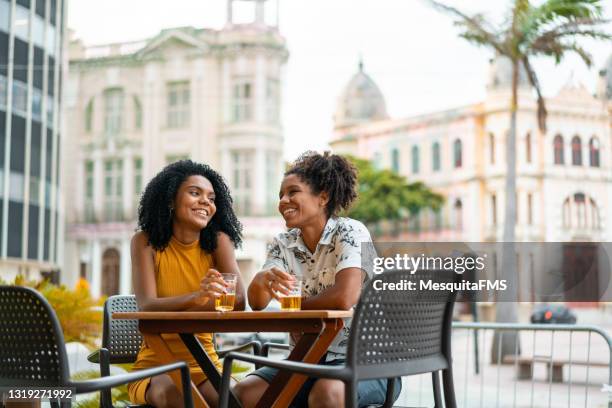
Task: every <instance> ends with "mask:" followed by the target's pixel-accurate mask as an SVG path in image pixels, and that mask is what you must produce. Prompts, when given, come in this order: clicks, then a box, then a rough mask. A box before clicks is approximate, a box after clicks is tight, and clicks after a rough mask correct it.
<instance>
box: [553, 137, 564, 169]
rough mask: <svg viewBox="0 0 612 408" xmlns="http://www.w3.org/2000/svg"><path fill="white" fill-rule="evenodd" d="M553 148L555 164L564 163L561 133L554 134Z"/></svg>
mask: <svg viewBox="0 0 612 408" xmlns="http://www.w3.org/2000/svg"><path fill="white" fill-rule="evenodd" d="M553 149H554V151H555V164H564V163H565V160H564V157H563V156H564V152H563V137H562V136H561V135H557V136H555V139H554V141H553Z"/></svg>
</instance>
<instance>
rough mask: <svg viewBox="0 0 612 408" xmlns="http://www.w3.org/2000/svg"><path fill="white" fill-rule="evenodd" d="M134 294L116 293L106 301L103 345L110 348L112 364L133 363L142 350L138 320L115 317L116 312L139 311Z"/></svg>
mask: <svg viewBox="0 0 612 408" xmlns="http://www.w3.org/2000/svg"><path fill="white" fill-rule="evenodd" d="M137 311H138V305H137V304H136V297H135V296H134V295H115V296H111V297H109V298H108V299H106V302H105V303H104V323H103V327H102V329H103V330H102V347H104V348H106V349H108V351H109V354H110V363H111V364H123V363H133V362H134V361H136V356H137V355H138V351H139V350H140V345H141V343H142V335H141V334H140V331H138V320H136V319H134V320H127V319H113V313H116V312H137Z"/></svg>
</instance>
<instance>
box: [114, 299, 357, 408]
mask: <svg viewBox="0 0 612 408" xmlns="http://www.w3.org/2000/svg"><path fill="white" fill-rule="evenodd" d="M351 316H352V311H344V310H300V311H292V312H266V311H257V312H129V313H128V312H121V313H113V318H114V319H138V327H139V330H140V332H141V333H142V335H143V337H144V339H145V341H146V342H147V344H148V345H149V346H150V347H151V348H152V349H153V350H154V351H155V353H156V354H157V355H158V357H159V358H160V360H161V361H162V362H163V363H164V364H166V363H171V362H173V361H176V358H175V357H174V355H173V354H172V352H171V351H170V349H169V348H168V346H167V344H166V343H165V341H164V339H163V337H162V336H161V334H166V333H178V334H179V337H180V338H181V339H182V341H183V343H185V346H186V347H187V348H188V349H189V351H190V352H191V354H192V355H193V357H194V358H195V360H196V361H197V362H198V364H199V365H200V367H201V368H202V370H203V371H204V373H205V374H206V376H207V377H208V379H209V380H210V382H211V384H212V385H213V386H214V387H215V389H217V391H218V390H219V389H220V385H221V376H220V374H219V372H218V371H217V369H216V367H215V366H214V364H213V363H212V361H211V360H210V358H209V357H208V355H207V354H206V352H205V350H204V348H203V347H202V346H201V344H200V343H199V341H198V340H197V338H196V337H195V334H196V333H238V332H299V333H302V337H301V338H300V340H299V341H298V343H297V344H296V345H295V347H294V348H293V350H292V351H291V353H290V354H289V356H288V359H289V360H293V361H302V362H305V363H313V364H316V363H318V362H319V361H320V360H321V358H322V357H323V355H324V354H325V352H326V351H327V348H328V347H329V345H330V344H331V342H332V340H333V339H334V337H336V334H337V333H338V332H339V331H340V330H341V329H342V327H343V322H342V319H343V318H346V317H351ZM170 376H171V377H172V379H173V381H174V382H175V384H176V385H177V387H178V388H179V389H181V388H180V381H181V379H180V375H179V374H178V373H175V372H172V373H170ZM305 381H306V377H305V376H303V375H298V374H293V375H292V374H291V373H289V372H287V371H280V372H279V373H278V374H277V375H276V377H274V379H273V381H272V382H271V383H270V386H269V387H268V389H267V390H266V392H265V393H264V395H263V396H262V397H261V399H260V400H259V402H258V403H257V407H258V408H264V407H286V406H288V405H289V403H290V402H291V401H292V400H293V397H295V395H296V394H297V392H298V391H299V389H300V387H301V386H302V384H304V382H305ZM191 388H192V392H193V395H194V405H195V406H196V407H198V408H200V407H207V404H206V402H205V401H204V398H203V397H202V396H201V395H200V393H199V391H198V389H197V387H196V386H195V384H193V383H192V384H191ZM231 405H235V401H234V400H233V398H232V401H231Z"/></svg>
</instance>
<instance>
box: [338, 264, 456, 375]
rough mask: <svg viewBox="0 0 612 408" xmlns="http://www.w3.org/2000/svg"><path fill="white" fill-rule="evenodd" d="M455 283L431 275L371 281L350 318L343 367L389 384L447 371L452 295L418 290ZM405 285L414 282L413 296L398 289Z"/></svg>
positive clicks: (390, 275) (450, 275)
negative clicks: (404, 377) (428, 284)
mask: <svg viewBox="0 0 612 408" xmlns="http://www.w3.org/2000/svg"><path fill="white" fill-rule="evenodd" d="M458 277H459V275H457V274H456V273H455V272H453V271H444V270H441V271H438V270H435V271H434V270H430V271H418V272H416V273H414V274H411V273H410V271H389V272H384V273H382V274H379V275H376V276H374V277H373V278H372V279H370V280H369V282H368V284H367V285H366V287H365V288H364V290H363V292H362V294H361V298H360V301H359V303H358V305H357V308H356V310H355V314H354V316H353V322H352V325H351V334H350V338H349V345H348V349H347V365H348V366H351V367H352V368H353V370H354V372H355V373H356V376H357V377H358V378H362V379H367V378H383V377H386V378H389V377H397V376H402V375H413V374H421V373H427V372H431V371H437V370H442V369H445V368H448V367H449V366H450V364H451V354H450V336H451V323H452V314H453V305H454V302H455V297H456V292H455V291H451V290H427V289H425V290H423V289H421V288H419V285H420V281H424V282H427V281H429V280H431V281H432V282H434V283H452V282H456V281H458V279H459V278H458ZM407 282H415V285H416V286H415V288H416V290H409V289H408V288H407V287H399V288H398V287H397V285H398V284H400V285H401V284H407ZM385 284H395V285H396V288H394V289H390V288H389V287H388V286H387V287H386V288H385V287H384V285H385ZM382 374H384V375H382Z"/></svg>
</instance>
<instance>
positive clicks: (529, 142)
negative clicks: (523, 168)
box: [525, 133, 531, 163]
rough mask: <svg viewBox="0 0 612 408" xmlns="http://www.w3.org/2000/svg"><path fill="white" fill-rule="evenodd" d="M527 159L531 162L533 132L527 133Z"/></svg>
mask: <svg viewBox="0 0 612 408" xmlns="http://www.w3.org/2000/svg"><path fill="white" fill-rule="evenodd" d="M525 161H526V162H527V163H531V133H527V134H526V135H525Z"/></svg>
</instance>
